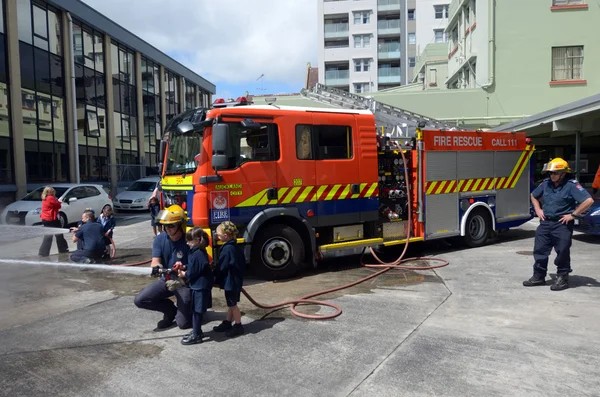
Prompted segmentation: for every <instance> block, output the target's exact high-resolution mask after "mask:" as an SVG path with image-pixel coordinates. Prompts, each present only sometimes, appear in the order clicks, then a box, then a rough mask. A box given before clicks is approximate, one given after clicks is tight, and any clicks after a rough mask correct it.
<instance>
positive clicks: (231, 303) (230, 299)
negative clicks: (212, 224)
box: [213, 221, 246, 337]
mask: <svg viewBox="0 0 600 397" xmlns="http://www.w3.org/2000/svg"><path fill="white" fill-rule="evenodd" d="M237 235H238V230H237V227H236V226H235V224H233V222H230V221H226V222H223V223H221V224H220V225H219V226H218V227H217V238H218V239H219V240H221V241H222V242H223V243H225V244H223V246H222V247H221V253H220V254H219V259H218V261H217V265H216V272H217V273H216V274H217V277H218V281H217V284H219V286H220V287H221V288H222V289H224V290H225V300H226V301H227V320H225V321H223V322H222V323H221V324H219V325H218V326H216V327H214V328H213V330H214V331H215V332H224V331H226V332H225V335H226V336H228V337H232V336H238V335H242V334H243V333H244V327H243V326H242V314H241V313H240V309H239V308H238V306H237V303H238V302H239V301H240V293H241V291H242V285H243V282H244V269H245V267H246V259H245V257H244V252H243V251H242V250H241V249H240V247H238V246H237V242H236V238H237ZM231 320H234V321H235V324H234V325H233V326H232V325H231Z"/></svg>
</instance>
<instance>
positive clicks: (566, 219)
mask: <svg viewBox="0 0 600 397" xmlns="http://www.w3.org/2000/svg"><path fill="white" fill-rule="evenodd" d="M542 173H543V174H546V173H547V174H550V177H549V178H547V179H544V181H543V182H542V183H541V184H540V185H539V186H538V187H537V188H536V189H535V190H534V191H533V192H532V193H531V203H532V204H533V208H534V209H535V213H536V214H537V216H538V217H539V218H540V225H539V226H538V228H537V230H536V232H535V245H534V249H533V258H534V260H535V262H534V264H533V276H532V277H531V278H530V279H529V280H526V281H523V285H524V286H526V287H533V286H538V285H546V273H547V271H548V256H549V255H550V252H552V248H554V249H555V250H556V259H555V261H554V264H555V265H556V267H557V271H556V275H557V278H556V281H555V282H554V284H553V285H552V286H551V287H550V289H551V290H552V291H561V290H564V289H566V288H569V273H570V272H571V271H572V270H571V238H572V236H573V224H574V222H573V219H574V218H576V217H578V216H579V215H581V214H582V213H584V212H585V211H587V209H588V208H590V206H591V205H592V204H593V203H594V200H593V199H592V197H591V196H590V194H589V193H588V192H587V191H586V190H585V189H584V188H583V186H581V184H580V183H579V182H577V180H575V179H571V177H570V173H571V169H570V168H569V164H568V163H567V162H566V161H565V160H563V159H561V158H555V159H553V160H552V161H550V162H549V163H548V164H546V165H545V166H544V169H543V170H542ZM540 201H543V205H542V206H540ZM577 203H579V206H577Z"/></svg>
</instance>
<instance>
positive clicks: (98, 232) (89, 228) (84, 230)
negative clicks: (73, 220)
mask: <svg viewBox="0 0 600 397" xmlns="http://www.w3.org/2000/svg"><path fill="white" fill-rule="evenodd" d="M95 220H96V219H95V216H94V213H93V212H92V211H85V212H84V213H83V214H81V226H80V227H79V228H78V229H77V231H75V234H73V242H74V243H78V244H77V246H78V249H77V251H75V252H73V254H71V260H72V261H73V262H78V263H93V262H95V261H96V260H97V259H100V258H102V254H103V253H104V249H105V246H104V228H103V227H102V225H101V224H99V223H97V222H95Z"/></svg>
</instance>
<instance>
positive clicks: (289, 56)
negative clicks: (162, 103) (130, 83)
mask: <svg viewBox="0 0 600 397" xmlns="http://www.w3.org/2000/svg"><path fill="white" fill-rule="evenodd" d="M83 1H84V2H85V3H87V4H88V5H90V6H91V7H93V8H95V9H97V10H98V11H100V12H101V13H103V14H104V15H106V16H107V17H108V18H110V19H112V20H113V21H115V22H116V23H118V24H120V25H121V26H123V27H124V28H126V29H127V30H129V31H131V32H132V33H134V34H136V35H138V36H139V37H140V38H142V39H143V40H145V41H147V42H149V43H150V44H152V45H154V46H155V47H157V48H158V49H160V50H161V51H163V52H165V53H166V54H168V55H170V56H171V57H173V58H174V59H176V60H178V61H179V62H181V63H182V64H184V65H185V66H187V67H188V68H190V69H191V70H193V71H194V72H196V73H198V74H199V75H201V76H202V77H204V78H205V79H207V80H209V81H210V82H212V83H213V84H215V85H216V86H217V93H216V95H215V98H219V97H226V98H231V97H233V98H234V99H235V98H237V97H239V96H242V95H244V94H245V92H246V91H248V92H249V93H250V94H261V93H262V94H274V93H283V92H299V91H300V89H301V88H302V87H303V86H304V79H305V74H306V64H307V62H311V64H312V65H316V63H317V35H316V32H317V4H316V1H315V0H252V1H244V0H218V1H217V0H169V1H164V0H128V1H126V2H123V1H122V0H83ZM267 15H268V17H267ZM261 75H264V77H263V78H262V81H260V80H258V81H257V79H258V78H259V77H260V76H261Z"/></svg>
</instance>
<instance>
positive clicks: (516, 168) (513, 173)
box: [508, 151, 527, 181]
mask: <svg viewBox="0 0 600 397" xmlns="http://www.w3.org/2000/svg"><path fill="white" fill-rule="evenodd" d="M526 155H527V152H526V151H523V152H521V156H519V159H518V160H517V163H516V164H515V166H514V168H513V170H512V172H511V173H510V176H509V177H508V180H509V181H510V179H511V178H512V177H513V176H515V174H516V173H517V171H518V168H519V163H520V162H521V160H523V157H524V156H526Z"/></svg>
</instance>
